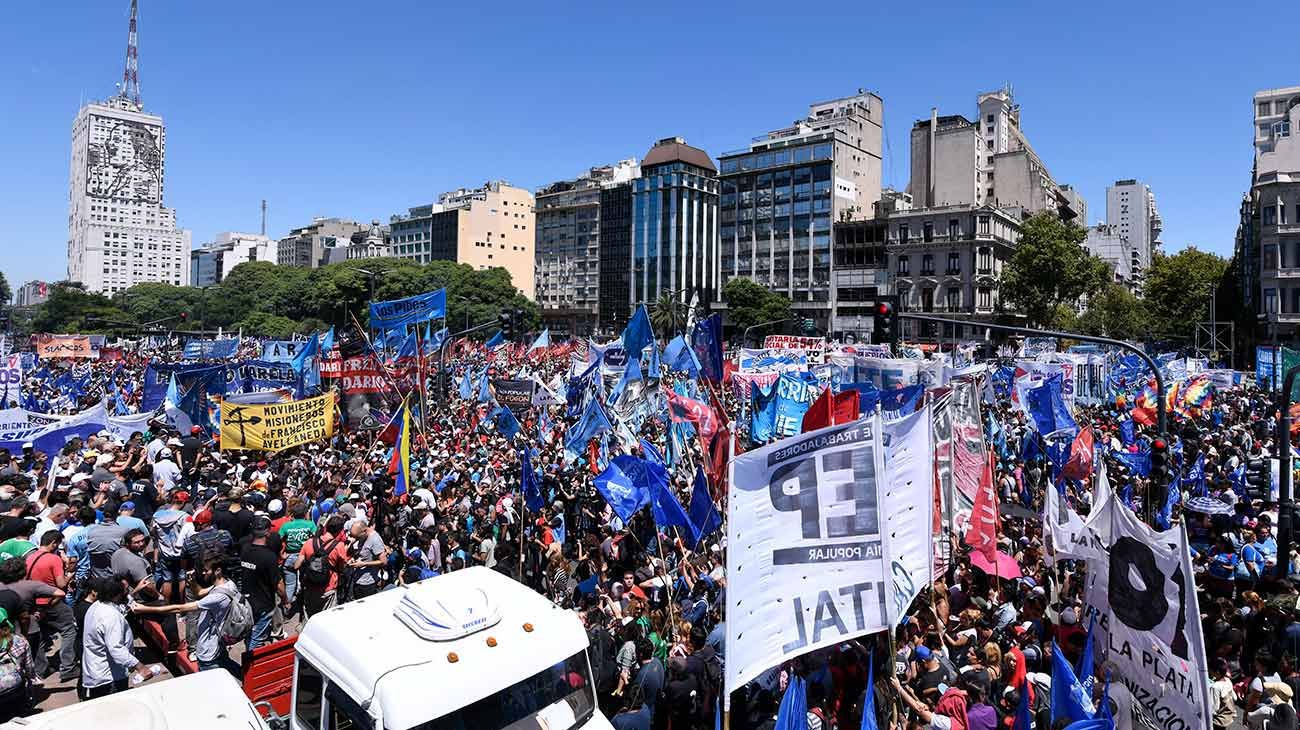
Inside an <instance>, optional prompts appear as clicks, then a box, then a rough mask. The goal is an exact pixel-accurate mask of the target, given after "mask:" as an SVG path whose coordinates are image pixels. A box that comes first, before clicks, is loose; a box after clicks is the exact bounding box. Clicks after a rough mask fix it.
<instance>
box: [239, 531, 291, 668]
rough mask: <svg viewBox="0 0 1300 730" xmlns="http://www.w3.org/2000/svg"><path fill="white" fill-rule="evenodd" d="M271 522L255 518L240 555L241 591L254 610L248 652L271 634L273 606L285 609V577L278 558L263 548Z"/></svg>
mask: <svg viewBox="0 0 1300 730" xmlns="http://www.w3.org/2000/svg"><path fill="white" fill-rule="evenodd" d="M270 530H271V521H270V520H269V519H267V518H266V517H256V518H254V519H253V524H252V540H251V541H250V542H249V543H248V545H247V546H246V547H245V548H244V549H243V550H242V551H241V552H240V554H239V562H240V565H241V567H243V569H244V570H243V577H242V580H240V589H241V590H242V591H243V592H244V595H245V596H248V604H249V606H250V607H251V608H252V609H253V631H252V633H251V634H249V636H248V650H249V651H252V650H253V649H256V648H257V647H259V646H262V645H263V644H265V643H267V639H268V638H269V637H270V635H271V619H272V614H274V613H275V607H276V605H277V604H278V605H280V606H284V607H286V608H287V607H288V605H289V600H288V594H287V593H285V590H284V574H283V573H282V572H281V571H280V555H279V554H278V553H276V552H275V551H273V550H271V549H270V548H269V547H267V546H266V534H267V533H268V532H269V531H270Z"/></svg>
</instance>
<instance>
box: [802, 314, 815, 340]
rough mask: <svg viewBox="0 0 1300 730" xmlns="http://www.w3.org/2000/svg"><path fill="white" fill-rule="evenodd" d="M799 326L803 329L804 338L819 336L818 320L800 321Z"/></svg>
mask: <svg viewBox="0 0 1300 730" xmlns="http://www.w3.org/2000/svg"><path fill="white" fill-rule="evenodd" d="M799 326H800V327H801V328H802V329H803V333H804V336H806V337H814V336H816V334H817V320H815V319H811V318H804V319H803V320H801V321H800V323H799Z"/></svg>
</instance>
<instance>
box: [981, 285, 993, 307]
mask: <svg viewBox="0 0 1300 730" xmlns="http://www.w3.org/2000/svg"><path fill="white" fill-rule="evenodd" d="M978 296H979V307H980V309H992V308H993V292H992V290H990V289H986V288H984V287H980V289H979V292H978Z"/></svg>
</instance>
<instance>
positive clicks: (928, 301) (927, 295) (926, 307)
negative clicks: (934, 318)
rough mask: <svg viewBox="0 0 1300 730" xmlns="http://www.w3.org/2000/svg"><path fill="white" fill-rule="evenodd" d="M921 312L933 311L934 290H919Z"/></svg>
mask: <svg viewBox="0 0 1300 730" xmlns="http://www.w3.org/2000/svg"><path fill="white" fill-rule="evenodd" d="M921 311H922V312H933V311H934V290H933V289H922V290H921Z"/></svg>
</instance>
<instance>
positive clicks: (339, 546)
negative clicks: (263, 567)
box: [298, 515, 348, 618]
mask: <svg viewBox="0 0 1300 730" xmlns="http://www.w3.org/2000/svg"><path fill="white" fill-rule="evenodd" d="M344 524H345V523H344V519H343V517H342V516H341V515H334V516H332V517H330V518H329V519H328V520H326V521H325V527H324V528H323V530H322V532H321V534H318V535H316V536H314V537H312V538H311V539H310V540H308V541H306V542H304V543H303V544H302V549H301V550H299V551H298V590H299V592H300V593H301V595H302V608H303V613H305V614H306V616H307V618H311V617H312V616H314V615H316V614H318V613H320V612H321V611H324V610H325V609H327V608H332V607H333V606H334V605H335V603H336V602H337V595H338V587H339V573H340V572H341V571H342V570H343V568H344V567H345V566H346V565H347V560H348V552H347V551H348V543H347V538H346V536H345V535H344V533H343V525H344Z"/></svg>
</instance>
